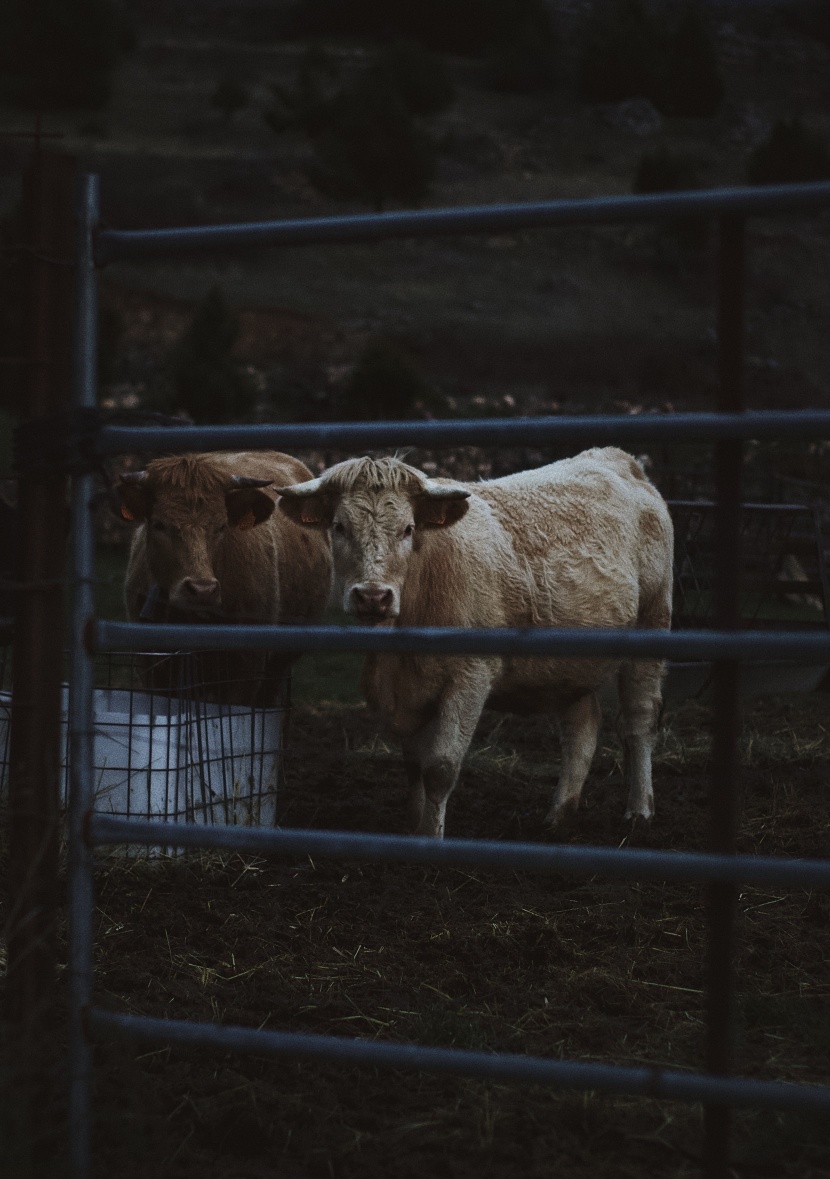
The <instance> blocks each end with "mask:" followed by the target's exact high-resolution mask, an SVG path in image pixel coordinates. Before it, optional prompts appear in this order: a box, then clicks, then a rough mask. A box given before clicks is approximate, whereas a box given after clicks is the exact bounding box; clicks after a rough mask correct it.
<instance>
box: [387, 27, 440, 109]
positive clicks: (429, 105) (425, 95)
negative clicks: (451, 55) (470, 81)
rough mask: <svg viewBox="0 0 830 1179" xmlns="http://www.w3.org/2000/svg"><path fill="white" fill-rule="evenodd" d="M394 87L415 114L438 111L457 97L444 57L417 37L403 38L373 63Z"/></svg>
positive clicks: (388, 83)
mask: <svg viewBox="0 0 830 1179" xmlns="http://www.w3.org/2000/svg"><path fill="white" fill-rule="evenodd" d="M370 68H371V69H372V70H374V71H376V72H377V73H379V74H380V75H381V76H382V77H383V78H384V80H385V82H386V84H387V85H390V86H392V87H394V89H396V90H397V92H398V94H399V95H400V97H401V99H402V100H403V102H404V103H405V105H406V107H407V108H408V109H409V110H410V111H411V112H412V114H413V115H435V114H437V113H438V112H439V111H442V110H445V109H446V107H448V106H449V105H450V103H451V102H452V101H453V100H454V99H455V87H454V86H453V84H452V82H451V80H450V77H449V74H448V73H447V67H446V66H445V65H444V61H443V59H442V58H441V57H440V56H439V55H438V54H436V53H431V52H430V51H429V50H428V49H424V47H423V45H419V44H418V42H417V41H399V42H397V43H396V44H394V45H392V46H390V48H389V49H386V50H384V51H383V52H382V53H380V54H378V56H377V58H376V59H375V61H374V62H373V63H372V66H371V67H370Z"/></svg>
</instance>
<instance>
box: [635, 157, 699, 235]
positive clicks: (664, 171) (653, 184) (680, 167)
mask: <svg viewBox="0 0 830 1179" xmlns="http://www.w3.org/2000/svg"><path fill="white" fill-rule="evenodd" d="M692 188H700V173H699V169H698V164H697V161H696V160H693V159H692V158H691V157H690V156H685V155H681V154H680V153H678V152H673V151H672V150H671V149H670V148H667V147H660V148H658V149H657V150H656V151H652V152H646V153H645V154H644V155H642V156H641V157H640V160H639V163H638V164H637V171H636V173H635V175H634V183H633V185H632V190H633V191H634V192H636V193H647V192H683V191H684V190H687V189H692ZM668 230H669V233H670V235H671V236H672V237H673V238H674V239H675V241H676V242H677V244H678V245H679V246H680V247H681V249H684V250H688V251H691V252H696V251H701V250H703V249H704V248H705V246H706V244H707V242H708V240H709V233H710V223H709V219H708V218H706V217H694V216H689V217H674V218H672V219H671V220H670V221H669V222H668Z"/></svg>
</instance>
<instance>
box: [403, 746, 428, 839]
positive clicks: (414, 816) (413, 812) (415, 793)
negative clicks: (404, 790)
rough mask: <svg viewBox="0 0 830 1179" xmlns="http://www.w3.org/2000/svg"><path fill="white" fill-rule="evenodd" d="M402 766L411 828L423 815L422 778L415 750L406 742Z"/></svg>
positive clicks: (424, 797)
mask: <svg viewBox="0 0 830 1179" xmlns="http://www.w3.org/2000/svg"><path fill="white" fill-rule="evenodd" d="M403 764H404V769H405V770H406V781H407V785H408V786H409V821H410V823H411V825H412V827H418V826H419V825H420V822H421V819H422V818H423V814H424V802H425V801H426V794H425V793H424V776H423V773H422V772H421V763H420V761H419V760H418V753H417V750H415V749H413V748H412V746H411V745H410V744H409V743H408V742H404V746H403Z"/></svg>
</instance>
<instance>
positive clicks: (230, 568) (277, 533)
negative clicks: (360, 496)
mask: <svg viewBox="0 0 830 1179" xmlns="http://www.w3.org/2000/svg"><path fill="white" fill-rule="evenodd" d="M310 475H311V472H310V471H309V470H308V468H307V467H306V466H304V465H303V463H301V462H299V461H298V460H297V459H294V458H291V457H290V456H289V455H286V454H279V453H278V452H276V451H252V452H250V453H242V454H221V453H220V454H184V455H176V456H174V457H171V458H160V459H155V460H153V461H152V462H151V463H149V464H148V465H147V469H146V470H145V471H141V472H137V473H130V474H126V475H123V476H122V477H121V480H120V483H119V485H118V491H119V494H120V497H121V514H122V516H123V517H124V518H125V519H126V520H134V521H137V522H139V524H140V527H139V528H138V530H137V531H136V533H135V536H134V537H133V543H132V548H131V551H130V559H129V564H128V567H127V576H126V581H125V586H124V592H125V598H126V606H127V615H128V617H129V618H131V619H138V618H141V617H145V618H146V617H148V615H149V616H150V617H151V618H153V619H154V620H165V621H171V622H206V621H211V620H213V621H222V622H249V623H265V624H267V623H304V622H315V621H317V620H318V619H319V618H320V617H321V615H322V613H323V610H324V609H325V605H326V602H327V600H328V594H329V588H330V583H331V551H330V545H329V541H328V538H327V537H326V536H324V535H322V534H316V535H315V534H314V533H309V532H307V531H306V530H303V529H300V528H297V527H296V526H295V525H294V524H292V523H291V521H290V520H289V519H287V518H286V517H285V516H284V515H282V514H281V513H278V512H275V511H274V505H275V503H276V498H277V497H276V492H275V491H274V490H273V489H272V484H275V483H277V484H282V483H285V482H287V481H295V480H297V479H308V478H309V477H310ZM289 663H290V658H282V659H274V660H270V661H269V662H268V667H267V671H264V670H263V659H262V656H261V654H260V653H256V652H255V653H253V654H252V655H248V654H247V653H241V654H240V655H239V656H230V655H223V654H221V653H220V656H219V657H218V658H214V657H209V656H207V655H205V656H203V657H202V659H201V663H200V672H199V680H200V682H201V683H202V684H204V683H206V682H212V681H215V680H221V681H225V684H224V688H223V690H222V691H221V695H222V698H223V699H224V700H226V701H227V702H233V703H255V702H256V703H260V704H265V703H273V697H274V694H275V692H276V688H277V681H278V680H279V678H280V676H281V674H282V673H283V672H284V671H285V670H286V668H287V666H288V664H289ZM171 666H172V665H171V664H170V663H169V661H168V663H167V664H166V665H165V668H166V674H167V675H168V677H169V676H170V674H171ZM229 679H233V680H235V681H237V682H236V683H235V684H234V685H233V686H230V685H229V684H228V682H227V681H228V680H229ZM240 681H241V682H240ZM154 686H155V687H162V686H167V687H174V686H175V685H174V684H168V685H163V684H162V683H161V682H160V677H159V676H158V675H157V676H156V677H155V680H154ZM263 697H265V698H263Z"/></svg>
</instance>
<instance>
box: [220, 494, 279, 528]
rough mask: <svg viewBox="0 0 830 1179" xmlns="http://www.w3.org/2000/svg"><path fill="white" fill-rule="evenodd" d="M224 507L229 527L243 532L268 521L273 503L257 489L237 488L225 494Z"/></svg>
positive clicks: (269, 497) (268, 496)
mask: <svg viewBox="0 0 830 1179" xmlns="http://www.w3.org/2000/svg"><path fill="white" fill-rule="evenodd" d="M225 507H226V509H227V512H228V523H229V524H230V525H231V527H232V528H239V529H241V530H242V531H245V529H247V528H256V526H257V524H262V523H263V522H264V521H265V520H267V519H268V517H269V516H270V515H271V513H272V512H273V510H274V501H273V499H272V498H271V496H270V495H266V494H265V492H264V491H260V490H259V488H258V487H239V488H235V489H234V490H231V491H228V492H226V493H225Z"/></svg>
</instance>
